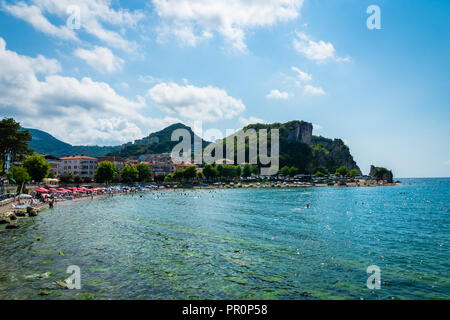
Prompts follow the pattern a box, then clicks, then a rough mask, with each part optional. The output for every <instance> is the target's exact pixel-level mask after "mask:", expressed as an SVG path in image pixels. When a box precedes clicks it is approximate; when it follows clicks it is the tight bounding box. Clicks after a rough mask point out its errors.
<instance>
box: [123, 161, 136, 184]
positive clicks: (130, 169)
mask: <svg viewBox="0 0 450 320" xmlns="http://www.w3.org/2000/svg"><path fill="white" fill-rule="evenodd" d="M120 176H121V177H122V180H123V181H125V182H134V181H137V180H138V178H139V171H138V169H136V167H134V166H132V165H129V164H127V165H125V167H123V169H122V171H120Z"/></svg>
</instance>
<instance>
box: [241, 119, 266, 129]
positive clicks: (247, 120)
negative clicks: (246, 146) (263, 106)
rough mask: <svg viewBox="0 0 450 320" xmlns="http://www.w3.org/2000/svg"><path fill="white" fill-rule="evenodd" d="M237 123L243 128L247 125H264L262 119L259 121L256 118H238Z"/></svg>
mask: <svg viewBox="0 0 450 320" xmlns="http://www.w3.org/2000/svg"><path fill="white" fill-rule="evenodd" d="M239 123H240V124H241V125H242V126H243V127H245V126H248V125H249V124H255V123H266V121H265V120H263V119H260V118H256V117H249V118H244V117H240V118H239Z"/></svg>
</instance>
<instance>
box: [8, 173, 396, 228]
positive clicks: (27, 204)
mask: <svg viewBox="0 0 450 320" xmlns="http://www.w3.org/2000/svg"><path fill="white" fill-rule="evenodd" d="M392 185H395V183H386V182H383V181H376V180H352V181H346V182H345V183H341V182H332V183H324V182H322V183H320V182H319V183H318V182H315V183H314V182H301V181H295V180H292V181H289V180H288V181H286V180H283V181H241V182H214V183H197V184H190V183H184V184H180V183H178V184H175V183H173V184H166V185H153V184H149V185H145V186H131V185H130V186H119V185H115V186H104V187H101V186H89V185H86V186H72V187H69V186H66V187H62V186H54V187H47V186H43V185H42V186H37V187H33V188H29V189H28V190H29V194H19V195H14V196H13V197H11V198H9V199H7V201H6V202H5V201H2V204H1V205H0V224H7V228H9V229H13V228H17V227H18V226H17V217H24V216H27V215H28V216H36V215H37V214H38V212H39V210H40V209H43V208H47V207H48V208H50V209H51V208H53V207H54V206H55V205H56V204H57V203H58V202H61V201H71V200H72V201H73V200H82V199H94V198H95V197H99V196H114V195H115V194H125V193H138V192H149V191H155V190H161V191H162V190H174V189H216V188H218V189H234V188H255V189H259V188H304V187H329V186H336V187H339V186H340V187H342V186H347V187H364V186H365V187H375V186H392Z"/></svg>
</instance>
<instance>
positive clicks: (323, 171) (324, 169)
mask: <svg viewBox="0 0 450 320" xmlns="http://www.w3.org/2000/svg"><path fill="white" fill-rule="evenodd" d="M316 171H320V172H322V173H323V174H324V175H327V174H330V171H329V170H328V169H327V168H326V167H324V166H318V167H317V169H316Z"/></svg>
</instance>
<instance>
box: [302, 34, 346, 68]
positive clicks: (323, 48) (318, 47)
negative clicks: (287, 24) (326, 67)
mask: <svg viewBox="0 0 450 320" xmlns="http://www.w3.org/2000/svg"><path fill="white" fill-rule="evenodd" d="M293 45H294V48H295V50H296V51H297V52H299V53H301V54H303V55H304V56H305V57H307V58H308V59H311V60H315V61H316V62H325V61H329V60H334V61H337V62H348V61H350V58H349V57H346V58H340V57H338V56H336V50H335V48H334V46H333V44H332V43H330V42H325V41H323V40H320V41H319V42H316V41H313V40H311V38H310V37H309V36H308V35H307V34H305V33H303V32H297V33H296V37H295V38H294V40H293Z"/></svg>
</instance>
